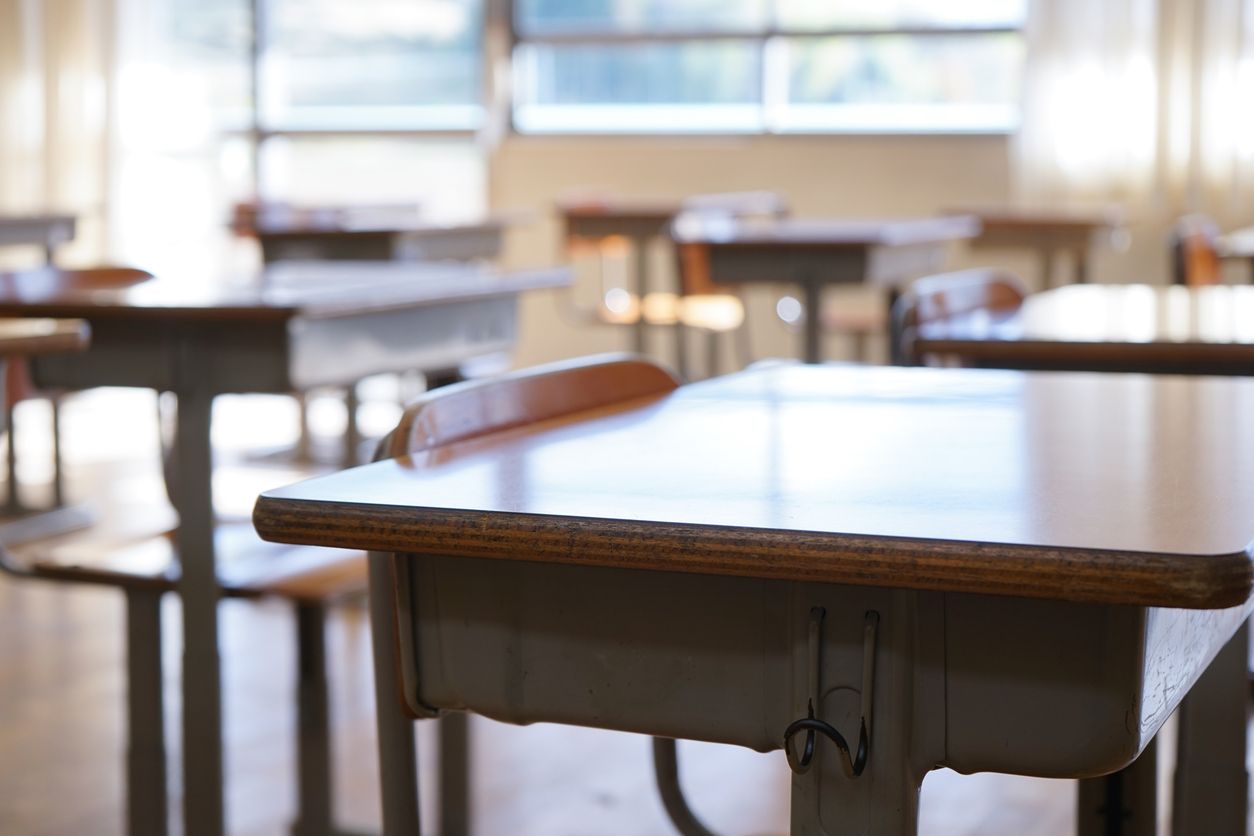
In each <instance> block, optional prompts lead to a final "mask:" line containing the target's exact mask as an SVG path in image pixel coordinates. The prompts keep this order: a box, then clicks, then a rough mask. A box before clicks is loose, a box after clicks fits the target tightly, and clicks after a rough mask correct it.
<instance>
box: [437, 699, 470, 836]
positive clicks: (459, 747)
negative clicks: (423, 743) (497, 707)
mask: <svg viewBox="0 0 1254 836" xmlns="http://www.w3.org/2000/svg"><path fill="white" fill-rule="evenodd" d="M437 722H438V723H439V724H440V834H441V836H467V834H469V833H470V830H471V825H470V810H471V807H470V717H469V715H467V714H465V713H463V712H461V711H450V712H448V713H447V714H442V715H440V719H439V720H438V721H437Z"/></svg>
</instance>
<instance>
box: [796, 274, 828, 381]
mask: <svg viewBox="0 0 1254 836" xmlns="http://www.w3.org/2000/svg"><path fill="white" fill-rule="evenodd" d="M801 293H802V296H803V298H802V300H801V303H802V304H803V305H804V306H805V322H804V323H803V327H804V334H803V338H804V340H803V345H802V352H801V359H802V360H804V361H805V362H807V363H818V362H821V361H822V359H823V358H822V347H821V343H822V339H823V312H822V305H823V286H822V285H821V284H819V283H818V282H804V283H802V285H801Z"/></svg>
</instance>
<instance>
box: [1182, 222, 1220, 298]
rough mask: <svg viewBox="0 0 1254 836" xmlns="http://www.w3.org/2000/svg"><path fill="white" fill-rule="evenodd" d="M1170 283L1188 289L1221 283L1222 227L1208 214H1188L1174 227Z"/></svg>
mask: <svg viewBox="0 0 1254 836" xmlns="http://www.w3.org/2000/svg"><path fill="white" fill-rule="evenodd" d="M1171 281H1172V283H1173V284H1182V285H1187V286H1188V287H1201V286H1203V285H1209V284H1219V281H1220V273H1219V228H1218V227H1217V226H1215V222H1214V221H1212V220H1211V219H1210V218H1208V217H1206V216H1205V215H1185V216H1184V217H1182V218H1180V219H1179V220H1178V221H1176V224H1175V226H1174V227H1173V228H1172V231H1171Z"/></svg>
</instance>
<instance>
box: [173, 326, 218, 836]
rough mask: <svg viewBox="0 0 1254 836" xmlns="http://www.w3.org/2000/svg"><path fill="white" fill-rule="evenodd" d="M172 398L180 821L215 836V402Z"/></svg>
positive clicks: (193, 835)
mask: <svg viewBox="0 0 1254 836" xmlns="http://www.w3.org/2000/svg"><path fill="white" fill-rule="evenodd" d="M180 359H181V360H182V366H183V368H181V369H180V375H181V379H182V380H186V381H197V380H202V379H203V378H204V375H203V373H202V369H201V363H202V362H203V358H200V359H198V358H197V357H195V356H194V352H193V351H191V350H190V348H185V349H184V354H183V356H182V357H181V358H180ZM178 395H179V399H178V425H177V426H178V430H177V434H176V438H175V442H174V449H175V456H176V461H177V463H178V464H177V467H175V473H174V479H175V485H176V490H175V496H176V497H177V508H178V512H179V529H178V547H179V563H180V566H181V571H182V574H181V576H180V578H179V585H178V592H179V596H180V598H181V599H182V601H183V794H184V795H183V816H184V820H185V832H186V833H187V834H188V836H221V834H222V833H223V832H224V831H225V826H224V819H225V817H224V814H223V806H224V805H223V794H222V790H223V782H222V686H221V675H220V670H219V659H218V579H217V571H216V568H215V561H214V544H213V498H212V496H213V486H212V478H211V475H212V472H213V470H212V468H213V456H212V454H211V452H210V449H209V419H210V412H211V410H212V408H213V395H212V394H211V393H209V392H205V391H198V390H195V389H185V390H183V391H180V392H179V393H178Z"/></svg>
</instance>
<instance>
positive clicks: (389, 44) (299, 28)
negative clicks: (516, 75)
mask: <svg viewBox="0 0 1254 836" xmlns="http://www.w3.org/2000/svg"><path fill="white" fill-rule="evenodd" d="M258 2H262V3H264V14H265V17H264V27H263V29H262V33H263V38H262V40H263V44H262V54H263V56H264V58H263V61H262V65H261V67H260V73H261V76H260V78H261V113H260V118H261V123H262V125H263V127H265V128H266V129H269V130H277V131H282V130H301V129H311V130H327V129H349V130H396V129H400V130H427V129H445V130H448V129H452V130H459V129H460V130H473V129H475V128H476V127H478V125H479V122H480V121H481V118H482V113H481V107H480V103H481V100H482V96H481V94H480V87H481V84H480V67H481V65H482V63H483V62H482V60H481V58H480V54H479V50H480V42H481V37H480V33H481V32H482V28H483V27H482V21H481V20H480V13H481V12H480V4H479V3H478V2H476V0H422V2H415V0H353V2H351V3H346V2H343V0H258Z"/></svg>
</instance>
